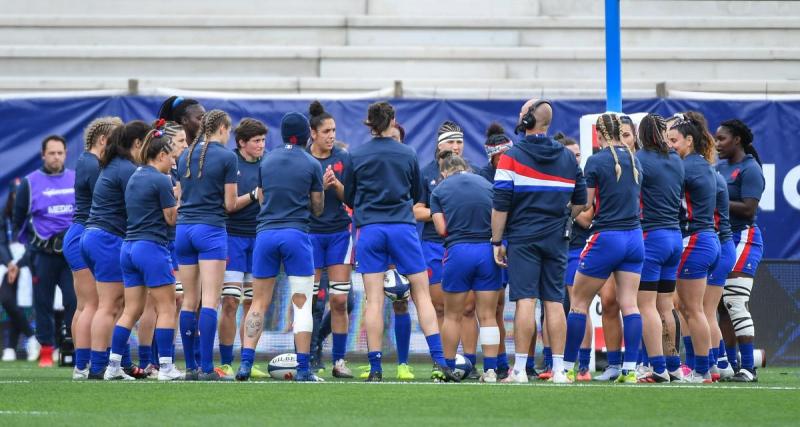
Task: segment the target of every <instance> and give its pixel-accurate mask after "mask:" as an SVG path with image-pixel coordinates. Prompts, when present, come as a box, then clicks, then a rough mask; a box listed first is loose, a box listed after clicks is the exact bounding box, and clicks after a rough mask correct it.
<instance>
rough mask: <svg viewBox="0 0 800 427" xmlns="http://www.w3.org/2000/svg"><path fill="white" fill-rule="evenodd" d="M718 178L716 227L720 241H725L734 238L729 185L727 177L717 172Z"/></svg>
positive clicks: (715, 210) (715, 211)
mask: <svg viewBox="0 0 800 427" xmlns="http://www.w3.org/2000/svg"><path fill="white" fill-rule="evenodd" d="M714 175H715V178H716V179H717V203H716V208H715V209H714V228H716V229H717V235H718V236H719V241H720V243H725V242H727V241H728V240H731V239H732V238H733V232H732V231H731V221H730V209H729V203H728V200H729V199H728V185H727V183H725V178H723V177H722V175H720V174H719V173H715V174H714Z"/></svg>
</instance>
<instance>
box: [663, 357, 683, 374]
mask: <svg viewBox="0 0 800 427" xmlns="http://www.w3.org/2000/svg"><path fill="white" fill-rule="evenodd" d="M666 359H667V369H669V371H670V372H672V371H674V370H676V369H678V368H680V367H681V357H680V356H667V357H666Z"/></svg>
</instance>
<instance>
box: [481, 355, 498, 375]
mask: <svg viewBox="0 0 800 427" xmlns="http://www.w3.org/2000/svg"><path fill="white" fill-rule="evenodd" d="M489 369H494V370H497V358H496V357H484V358H483V372H486V371H488V370H489Z"/></svg>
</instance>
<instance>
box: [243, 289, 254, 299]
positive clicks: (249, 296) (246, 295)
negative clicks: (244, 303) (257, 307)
mask: <svg viewBox="0 0 800 427" xmlns="http://www.w3.org/2000/svg"><path fill="white" fill-rule="evenodd" d="M243 294H244V299H246V300H252V299H253V288H244V292H243Z"/></svg>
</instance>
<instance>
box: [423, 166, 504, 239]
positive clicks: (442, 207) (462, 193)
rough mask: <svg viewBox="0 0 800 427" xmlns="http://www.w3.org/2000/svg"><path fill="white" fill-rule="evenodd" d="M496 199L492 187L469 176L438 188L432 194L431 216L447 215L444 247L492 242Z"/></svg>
mask: <svg viewBox="0 0 800 427" xmlns="http://www.w3.org/2000/svg"><path fill="white" fill-rule="evenodd" d="M493 196H494V190H493V189H492V184H490V183H488V182H487V181H486V180H485V179H484V178H483V177H481V176H479V175H475V174H472V173H469V172H461V173H459V174H456V175H452V176H450V177H448V178H447V179H445V180H444V181H442V182H441V183H439V185H437V186H436V189H435V190H433V194H431V214H435V213H441V214H443V215H444V219H445V223H446V224H447V237H445V239H444V241H445V246H447V247H450V246H453V245H455V244H457V243H485V242H488V241H489V240H490V239H491V238H492V198H493ZM432 223H433V222H431V224H432Z"/></svg>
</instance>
